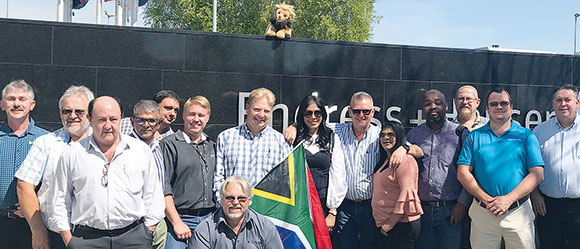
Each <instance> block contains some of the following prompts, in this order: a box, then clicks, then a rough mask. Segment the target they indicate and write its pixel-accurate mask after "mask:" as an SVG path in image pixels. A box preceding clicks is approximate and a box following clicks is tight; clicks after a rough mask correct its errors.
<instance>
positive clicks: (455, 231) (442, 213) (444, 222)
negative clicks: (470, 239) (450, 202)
mask: <svg viewBox="0 0 580 249" xmlns="http://www.w3.org/2000/svg"><path fill="white" fill-rule="evenodd" d="M452 209H453V206H447V207H431V206H429V205H423V215H422V216H421V232H420V233H419V242H418V243H417V249H461V237H462V236H461V234H462V228H463V222H461V223H458V224H453V225H451V224H449V217H450V216H451V210H452Z"/></svg>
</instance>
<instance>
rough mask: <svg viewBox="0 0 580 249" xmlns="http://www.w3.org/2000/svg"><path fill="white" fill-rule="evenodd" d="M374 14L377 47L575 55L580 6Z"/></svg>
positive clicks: (29, 9)
mask: <svg viewBox="0 0 580 249" xmlns="http://www.w3.org/2000/svg"><path fill="white" fill-rule="evenodd" d="M7 1H8V2H7ZM95 2H96V1H95V0H90V1H89V3H88V4H87V6H86V7H85V8H83V9H81V10H79V11H76V12H75V16H74V17H73V22H79V23H95ZM7 3H8V16H9V17H10V18H20V19H34V20H48V21H55V20H56V0H0V17H6V4H7ZM103 10H107V11H108V12H109V13H114V4H113V2H107V3H104V4H103ZM375 11H376V13H377V14H378V15H380V16H382V19H381V20H380V23H379V24H377V25H375V27H374V29H373V39H372V42H376V43H386V44H399V45H417V46H435V47H452V48H480V47H487V46H491V45H492V44H499V45H500V47H502V48H515V49H531V50H542V51H554V52H557V53H560V54H571V53H572V51H573V48H574V13H576V12H580V1H578V0H559V1H545V0H527V1H524V0H511V1H509V0H508V1H498V0H487V1H483V0H432V1H427V0H378V1H377V3H376V4H375ZM102 16H103V23H105V24H106V23H107V17H106V16H105V15H104V14H103V15H102ZM298 18H299V16H298ZM579 19H580V18H579ZM579 21H580V20H579ZM110 23H111V24H113V23H114V19H113V18H111V20H110ZM142 25H143V22H142V21H141V22H139V23H138V26H142ZM218 25H219V24H218ZM578 28H579V30H578V32H579V33H580V25H579V27H578ZM579 42H580V41H579ZM579 47H580V45H579ZM579 50H580V49H579Z"/></svg>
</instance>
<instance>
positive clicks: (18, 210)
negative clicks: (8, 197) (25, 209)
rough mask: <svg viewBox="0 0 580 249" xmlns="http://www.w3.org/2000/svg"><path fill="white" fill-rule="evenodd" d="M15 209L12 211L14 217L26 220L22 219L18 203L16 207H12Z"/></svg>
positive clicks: (22, 214)
mask: <svg viewBox="0 0 580 249" xmlns="http://www.w3.org/2000/svg"><path fill="white" fill-rule="evenodd" d="M14 206H15V207H16V209H14V211H12V212H13V213H14V215H16V216H18V217H20V218H26V217H24V213H22V209H20V203H16V205H14Z"/></svg>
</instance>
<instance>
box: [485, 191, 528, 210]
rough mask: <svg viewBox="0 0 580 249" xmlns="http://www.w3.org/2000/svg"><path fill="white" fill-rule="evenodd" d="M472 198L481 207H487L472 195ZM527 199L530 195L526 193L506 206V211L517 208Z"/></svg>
mask: <svg viewBox="0 0 580 249" xmlns="http://www.w3.org/2000/svg"><path fill="white" fill-rule="evenodd" d="M474 199H475V201H476V202H477V204H479V206H481V207H482V208H487V206H486V205H485V204H484V203H483V202H482V201H480V200H479V199H477V198H475V197H474ZM528 199H530V195H526V196H524V197H522V198H521V199H519V200H517V201H516V202H514V203H512V205H511V206H510V207H509V208H508V211H512V210H514V209H516V208H518V207H519V206H521V205H522V204H524V202H526V201H527V200H528Z"/></svg>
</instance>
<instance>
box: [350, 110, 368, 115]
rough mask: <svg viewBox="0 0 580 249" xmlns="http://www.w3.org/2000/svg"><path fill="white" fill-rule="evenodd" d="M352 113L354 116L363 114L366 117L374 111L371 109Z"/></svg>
mask: <svg viewBox="0 0 580 249" xmlns="http://www.w3.org/2000/svg"><path fill="white" fill-rule="evenodd" d="M351 111H352V114H354V115H359V114H361V112H362V114H364V115H369V114H371V111H372V110H371V109H351Z"/></svg>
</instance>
